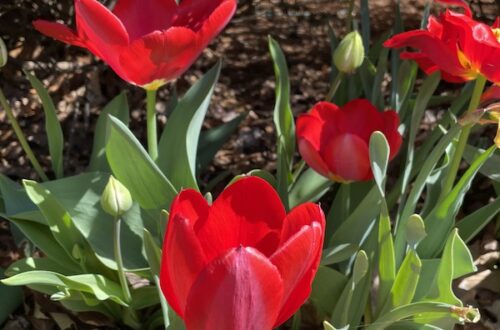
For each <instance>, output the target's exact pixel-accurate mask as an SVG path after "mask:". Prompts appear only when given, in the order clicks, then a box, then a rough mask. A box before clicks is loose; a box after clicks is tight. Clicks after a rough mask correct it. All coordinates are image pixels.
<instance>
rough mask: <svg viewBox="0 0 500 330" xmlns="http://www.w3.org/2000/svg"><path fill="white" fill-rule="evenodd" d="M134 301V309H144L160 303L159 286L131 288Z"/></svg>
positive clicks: (132, 305) (132, 302) (132, 303)
mask: <svg viewBox="0 0 500 330" xmlns="http://www.w3.org/2000/svg"><path fill="white" fill-rule="evenodd" d="M130 294H131V295H132V301H131V303H130V307H132V308H133V309H144V308H148V307H152V306H156V305H158V304H159V303H160V297H159V295H158V288H157V287H156V286H144V287H141V288H138V289H132V290H130Z"/></svg>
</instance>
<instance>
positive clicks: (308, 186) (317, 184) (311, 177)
mask: <svg viewBox="0 0 500 330" xmlns="http://www.w3.org/2000/svg"><path fill="white" fill-rule="evenodd" d="M332 184H333V182H332V181H331V180H329V179H327V178H325V177H324V176H321V175H319V174H318V173H316V172H315V171H314V170H313V169H307V170H305V171H304V172H303V173H302V175H301V176H300V177H299V178H298V180H297V181H296V182H295V184H294V185H293V186H292V190H291V191H290V195H289V198H290V208H294V207H295V206H297V205H300V204H302V203H305V202H307V201H316V200H318V199H319V198H320V197H321V196H323V195H324V194H325V193H326V192H327V191H328V190H329V189H330V186H331V185H332Z"/></svg>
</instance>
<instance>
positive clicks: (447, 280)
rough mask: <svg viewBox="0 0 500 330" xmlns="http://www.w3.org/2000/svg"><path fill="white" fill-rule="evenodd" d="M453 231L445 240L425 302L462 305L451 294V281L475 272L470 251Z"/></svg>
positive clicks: (456, 232) (455, 231)
mask: <svg viewBox="0 0 500 330" xmlns="http://www.w3.org/2000/svg"><path fill="white" fill-rule="evenodd" d="M464 246H465V244H464V243H463V241H462V240H461V238H460V236H459V235H458V230H457V229H455V230H453V232H452V233H451V234H450V235H449V237H448V239H447V240H446V245H445V248H444V251H443V256H442V257H441V260H440V261H439V266H438V268H437V271H436V275H435V277H434V280H433V281H432V283H431V285H430V287H429V290H428V292H427V293H426V295H425V298H424V299H425V300H427V301H440V302H446V303H450V304H454V305H459V306H461V305H462V303H461V302H460V299H458V298H457V297H456V296H455V294H454V293H453V290H452V287H451V284H452V281H453V279H455V278H457V277H459V276H461V275H465V274H466V273H470V272H473V271H475V270H476V267H475V266H474V262H473V260H472V256H471V254H470V251H469V250H468V249H467V248H466V247H465V249H464Z"/></svg>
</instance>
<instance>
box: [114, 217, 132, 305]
mask: <svg viewBox="0 0 500 330" xmlns="http://www.w3.org/2000/svg"><path fill="white" fill-rule="evenodd" d="M121 221H122V220H121V219H120V218H119V217H116V218H115V221H114V230H113V243H114V250H115V251H114V252H115V261H116V267H117V268H118V277H119V279H120V284H121V287H122V290H123V296H124V297H125V302H126V303H127V304H128V303H130V302H131V301H132V296H131V295H130V290H129V288H128V283H127V278H126V277H125V271H124V269H123V259H122V249H121V239H120V227H121Z"/></svg>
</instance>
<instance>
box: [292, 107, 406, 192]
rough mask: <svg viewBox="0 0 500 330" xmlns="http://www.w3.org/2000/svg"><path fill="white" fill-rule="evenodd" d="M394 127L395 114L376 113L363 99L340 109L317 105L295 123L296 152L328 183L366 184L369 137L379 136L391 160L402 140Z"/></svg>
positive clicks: (396, 126) (396, 124)
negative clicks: (328, 180)
mask: <svg viewBox="0 0 500 330" xmlns="http://www.w3.org/2000/svg"><path fill="white" fill-rule="evenodd" d="M398 126H399V117H398V115H397V113H396V112H395V111H392V110H391V111H385V112H379V111H377V109H376V108H375V107H374V106H373V105H372V104H371V103H370V102H369V101H368V100H365V99H356V100H353V101H351V102H349V103H347V104H346V105H344V106H343V107H342V108H339V107H338V106H336V105H335V104H332V103H329V102H320V103H318V104H316V105H315V106H314V107H313V108H312V110H311V111H310V112H309V113H307V114H303V115H301V116H300V117H299V118H298V119H297V141H298V147H299V152H300V154H301V156H302V158H303V159H304V160H305V162H306V163H307V164H308V165H309V166H310V167H311V168H312V169H314V170H315V171H316V172H318V173H319V174H321V175H323V176H325V177H327V178H330V179H331V180H334V181H338V182H343V183H348V182H352V181H365V180H370V179H372V178H373V173H372V171H371V167H370V155H369V149H368V146H369V142H370V136H371V135H372V133H373V132H375V131H380V132H382V133H383V134H384V135H385V137H386V138H387V141H388V142H389V147H390V155H389V159H393V158H394V157H395V156H396V154H397V152H398V151H399V148H400V146H401V140H402V138H401V135H400V134H399V132H398Z"/></svg>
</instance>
